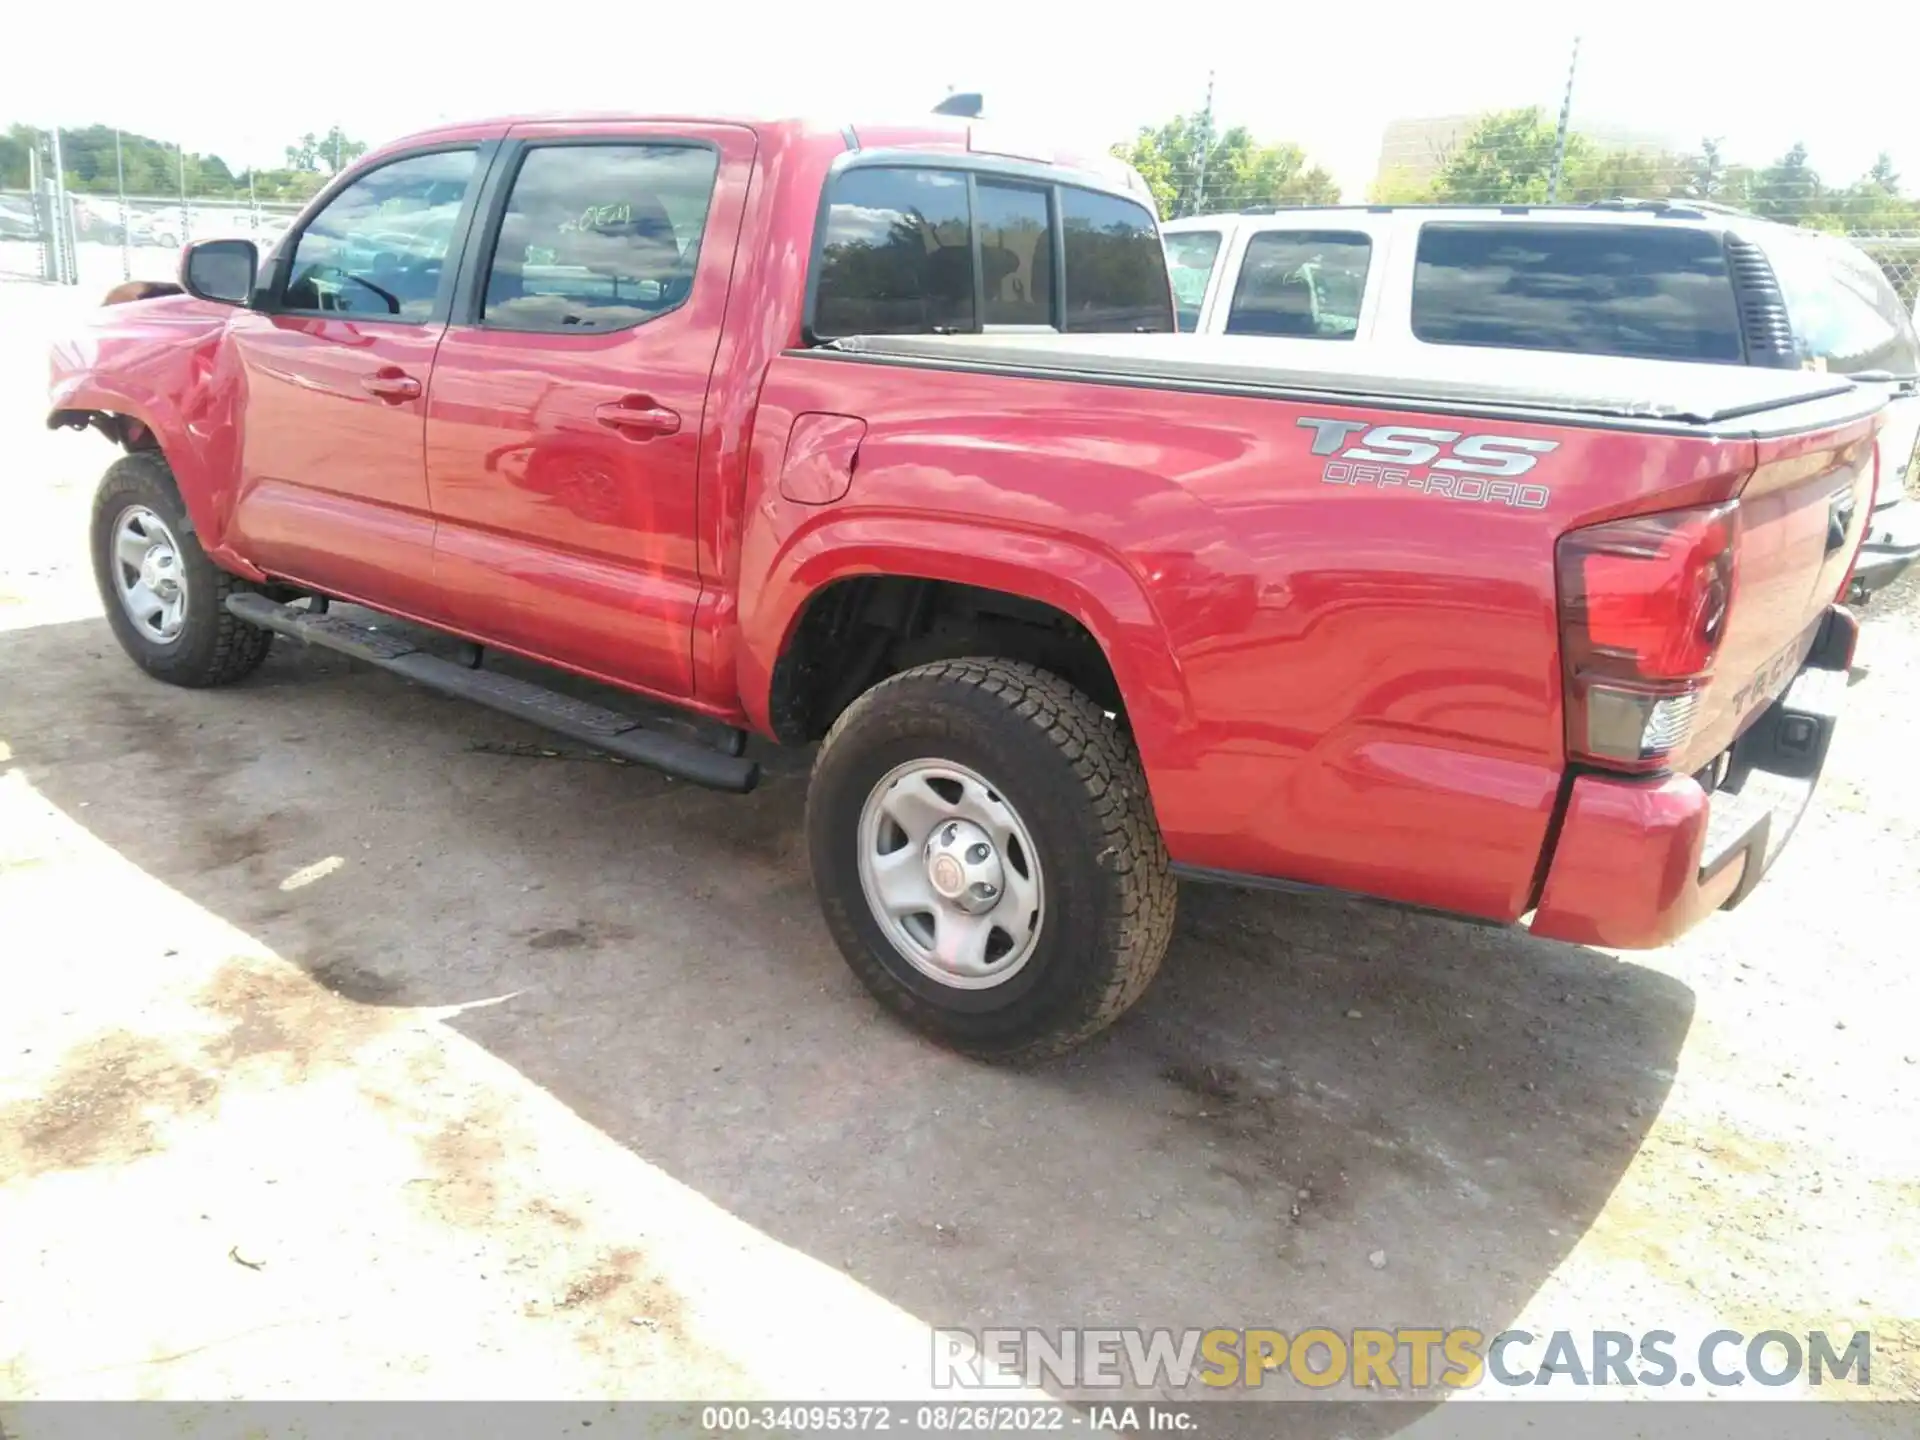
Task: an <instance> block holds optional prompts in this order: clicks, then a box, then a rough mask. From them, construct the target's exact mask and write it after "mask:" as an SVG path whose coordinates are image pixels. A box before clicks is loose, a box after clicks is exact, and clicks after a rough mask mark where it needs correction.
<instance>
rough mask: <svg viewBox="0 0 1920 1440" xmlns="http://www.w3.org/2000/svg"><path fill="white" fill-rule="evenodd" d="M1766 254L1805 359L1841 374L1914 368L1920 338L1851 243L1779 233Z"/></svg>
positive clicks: (1919, 367) (1918, 367) (1919, 363)
mask: <svg viewBox="0 0 1920 1440" xmlns="http://www.w3.org/2000/svg"><path fill="white" fill-rule="evenodd" d="M1767 258H1768V260H1769V261H1771V262H1772V264H1773V273H1774V275H1775V277H1776V278H1777V279H1778V280H1779V282H1780V292H1781V294H1782V295H1783V296H1784V297H1785V299H1786V302H1787V321H1788V323H1789V324H1790V325H1792V326H1793V338H1794V344H1795V346H1796V347H1797V348H1798V350H1799V352H1800V358H1801V360H1802V362H1803V363H1811V364H1814V365H1817V366H1819V367H1820V368H1822V369H1826V370H1833V371H1837V372H1838V373H1840V374H1842V375H1857V374H1859V373H1860V372H1861V371H1863V370H1886V371H1890V372H1891V373H1893V374H1895V375H1901V376H1905V375H1912V374H1915V373H1916V372H1920V339H1916V337H1915V334H1914V326H1913V321H1912V320H1911V318H1909V316H1908V315H1907V312H1906V310H1905V309H1904V308H1903V307H1902V306H1901V304H1900V297H1899V296H1898V295H1897V294H1895V293H1894V289H1893V287H1892V286H1891V285H1889V284H1888V283H1887V277H1886V276H1885V275H1884V274H1883V273H1881V270H1880V267H1879V266H1878V265H1875V264H1874V263H1873V261H1872V260H1871V259H1870V258H1869V257H1867V256H1866V255H1863V254H1861V253H1860V252H1859V251H1858V250H1855V249H1854V248H1853V247H1852V246H1851V245H1847V244H1844V243H1842V242H1840V241H1833V240H1803V239H1801V238H1799V237H1798V236H1794V237H1791V238H1785V239H1782V240H1779V241H1777V242H1774V243H1770V244H1769V245H1768V246H1767Z"/></svg>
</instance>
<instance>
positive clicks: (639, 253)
mask: <svg viewBox="0 0 1920 1440" xmlns="http://www.w3.org/2000/svg"><path fill="white" fill-rule="evenodd" d="M719 162H720V157H719V156H718V155H717V154H716V153H715V152H714V151H713V150H712V149H710V148H709V147H707V146H704V145H674V144H637V145H601V144H592V145H547V146H541V147H539V148H537V149H533V150H529V151H528V152H527V156H526V159H525V160H524V161H523V162H522V163H521V166H520V173H519V174H518V175H516V176H515V177H514V181H513V189H512V191H511V192H510V193H509V194H508V196H507V208H506V213H505V214H504V215H503V216H502V217H501V220H500V238H499V240H498V242H497V243H496V245H495V247H494V254H493V263H492V266H491V268H490V269H489V270H488V272H487V287H486V295H485V300H484V310H483V314H482V319H483V322H484V323H485V324H488V325H491V326H495V327H497V328H501V329H509V330H535V331H551V332H553V333H556V334H561V335H573V334H579V333H581V332H583V331H588V330H624V329H628V328H630V327H632V326H635V325H641V324H644V323H646V322H647V321H649V320H652V319H655V318H657V317H659V316H661V315H664V314H666V313H668V312H669V311H671V310H675V309H678V308H679V307H680V306H681V305H682V304H684V303H685V302H686V300H687V297H688V296H689V295H690V294H691V293H692V290H693V273H694V267H695V265H696V264H697V263H698V262H699V258H700V237H701V235H702V233H703V232H704V231H705V229H706V223H707V205H708V201H709V199H710V198H711V196H712V194H713V177H714V173H715V171H716V170H717V169H718V167H719Z"/></svg>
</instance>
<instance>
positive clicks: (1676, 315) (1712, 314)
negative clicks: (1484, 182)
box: [1413, 222, 1746, 364]
mask: <svg viewBox="0 0 1920 1440" xmlns="http://www.w3.org/2000/svg"><path fill="white" fill-rule="evenodd" d="M1413 333H1414V335H1415V336H1416V337H1418V338H1419V339H1421V340H1425V341H1429V342H1431V343H1433V344H1438V345H1493V346H1505V347H1511V348H1515V349H1521V350H1566V351H1573V352H1577V353H1581V354H1589V355H1635V356H1640V357H1643V358H1647V359H1659V360H1702V361H1717V362H1720V363H1723V364H1740V363H1742V361H1744V359H1745V355H1746V352H1745V347H1744V345H1743V344H1742V341H1741V335H1740V315H1739V311H1738V308H1737V306H1736V303H1735V299H1734V292H1733V280H1732V277H1731V275H1730V274H1729V272H1728V269H1727V259H1726V253H1725V250H1724V249H1723V248H1722V246H1721V242H1720V239H1719V237H1718V236H1715V235H1712V234H1709V233H1707V232H1706V231H1703V230H1696V229H1690V228H1685V227H1681V226H1675V227H1673V228H1671V229H1669V228H1666V227H1665V226H1663V225H1651V224H1649V225H1589V224H1566V225H1538V224H1524V223H1515V224H1476V223H1453V222H1436V223H1433V224H1429V225H1424V226H1422V227H1421V230H1420V245H1419V250H1418V253H1417V258H1416V264H1415V270H1414V280H1413Z"/></svg>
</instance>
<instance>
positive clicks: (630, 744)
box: [227, 591, 760, 794]
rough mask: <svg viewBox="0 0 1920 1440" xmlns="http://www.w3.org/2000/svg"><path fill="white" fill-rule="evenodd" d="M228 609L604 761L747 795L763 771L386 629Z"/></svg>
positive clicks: (249, 605) (280, 609)
mask: <svg viewBox="0 0 1920 1440" xmlns="http://www.w3.org/2000/svg"><path fill="white" fill-rule="evenodd" d="M227 609H228V611H229V612H231V613H232V614H233V615H235V616H237V617H238V618H240V619H242V620H244V621H246V622H247V623H248V624H249V625H258V626H260V627H261V628H262V629H266V630H273V631H276V632H278V633H279V634H282V635H289V636H292V637H293V638H294V639H295V640H299V641H301V642H302V643H303V644H307V645H319V646H323V647H324V648H326V649H328V650H338V651H339V652H340V653H341V654H342V655H350V656H352V657H353V658H354V659H355V660H364V661H366V662H367V664H369V665H377V666H379V667H380V668H381V669H382V670H391V671H392V672H393V673H394V674H396V675H401V676H404V677H406V678H407V679H409V680H412V681H415V682H417V683H419V684H421V685H425V686H426V687H427V688H428V689H430V690H438V691H440V692H441V693H442V694H445V695H454V696H458V697H459V698H460V699H462V700H472V701H475V702H476V703H478V704H481V705H485V706H487V707H488V708H489V709H493V710H498V711H500V712H501V713H502V714H506V715H511V716H513V717H514V718H515V719H517V720H525V721H527V722H528V723H530V724H534V725H542V726H545V727H546V728H547V729H549V730H552V731H554V732H556V733H558V734H561V735H565V736H566V737H567V738H568V739H571V740H578V741H579V742H580V743H581V744H583V745H591V746H593V747H594V749H596V750H604V751H606V753H607V754H609V755H618V756H619V757H620V758H621V759H623V760H631V761H633V762H634V763H635V764H638V765H648V766H651V767H652V768H653V769H655V770H661V771H665V772H666V773H667V774H669V775H672V776H675V777H677V778H679V779H681V780H690V781H692V782H693V783H694V784H696V785H706V786H709V787H711V788H712V789H715V790H731V791H734V792H735V793H737V794H745V793H746V792H747V791H749V790H751V789H753V787H754V786H755V785H756V784H758V783H759V780H760V766H759V765H758V764H757V763H756V762H754V761H752V760H746V759H743V758H741V757H740V756H738V755H728V754H725V753H723V752H722V751H720V750H716V749H713V748H712V747H710V746H706V745H700V744H696V743H695V742H694V741H691V740H680V739H676V738H674V737H673V736H671V735H662V734H661V733H660V732H659V731H657V730H647V729H643V728H642V726H641V724H640V722H639V721H638V720H636V719H634V718H633V717H632V716H631V715H622V714H620V713H618V712H617V711H614V710H607V709H603V708H602V707H600V706H598V705H594V704H592V703H590V702H588V701H585V700H575V699H573V698H572V697H571V696H568V695H562V694H560V693H558V692H557V691H553V690H546V689H542V688H541V687H540V686H538V685H531V684H529V683H528V682H526V681H525V680H516V679H514V678H513V677H512V676H511V675H501V674H498V673H496V672H494V671H491V670H469V669H468V668H467V667H466V666H464V665H459V664H456V663H454V662H453V661H451V660H443V659H441V658H440V657H439V656H438V655H429V654H428V653H427V652H426V651H424V650H422V649H421V648H420V647H419V646H417V645H415V644H414V643H413V642H412V641H410V640H406V639H404V638H402V637H401V636H399V635H393V634H389V633H387V632H386V631H384V630H374V629H371V628H369V627H368V626H365V625H356V624H354V623H353V622H352V621H351V620H343V619H341V618H340V617H339V616H337V615H329V614H325V613H321V614H314V613H313V612H312V611H308V610H296V609H295V608H293V607H292V606H291V605H276V604H275V603H274V602H273V601H271V600H269V599H268V598H267V597H266V596H264V595H258V594H254V593H252V592H250V591H240V592H236V593H234V594H231V595H229V596H227Z"/></svg>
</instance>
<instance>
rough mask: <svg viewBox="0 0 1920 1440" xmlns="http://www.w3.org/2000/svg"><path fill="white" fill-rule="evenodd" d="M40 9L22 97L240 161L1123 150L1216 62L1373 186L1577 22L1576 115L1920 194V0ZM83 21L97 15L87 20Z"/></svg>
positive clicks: (33, 117)
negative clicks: (784, 145) (590, 153)
mask: <svg viewBox="0 0 1920 1440" xmlns="http://www.w3.org/2000/svg"><path fill="white" fill-rule="evenodd" d="M29 10H30V11H31V12H32V13H33V14H34V16H35V17H36V19H38V23H41V24H46V25H47V26H48V31H47V38H46V39H45V40H43V41H36V40H35V39H34V38H33V36H32V35H31V33H28V32H26V31H25V30H24V29H23V24H31V23H34V22H22V21H21V20H19V19H14V20H10V21H9V22H8V30H9V46H8V48H9V51H10V52H11V53H10V54H9V56H8V59H7V64H6V66H5V80H4V84H0V120H5V121H13V120H24V121H28V122H31V123H38V124H42V125H44V124H49V123H58V124H66V125H73V124H87V123H90V122H96V121H97V122H100V123H105V124H118V125H120V126H122V127H123V128H126V129H130V130H137V131H140V132H142V133H145V134H149V135H154V136H157V137H160V138H165V139H175V138H177V139H180V140H182V141H183V142H184V143H185V144H186V145H187V146H188V148H189V149H198V150H204V151H209V152H212V153H216V154H219V155H221V156H222V157H224V158H225V159H226V160H227V161H228V162H229V163H230V164H232V165H233V166H234V168H235V169H239V168H241V167H243V166H245V165H247V164H249V163H257V164H263V165H264V164H272V163H276V162H278V161H279V160H280V158H281V157H280V151H281V149H282V147H283V146H284V145H285V144H286V143H287V141H288V140H290V139H292V138H293V137H294V136H296V135H298V134H299V133H300V132H302V131H305V130H321V131H324V130H325V129H326V127H327V126H328V125H330V124H333V123H336V122H337V123H339V124H341V125H342V126H344V127H345V128H346V130H347V132H348V133H349V134H351V135H354V136H356V137H360V138H365V139H368V140H371V141H375V142H378V141H382V140H386V139H390V138H392V137H394V136H397V135H400V134H403V133H405V132H406V131H409V130H413V129H418V128H421V127H423V126H426V125H431V124H433V123H435V122H436V121H437V120H440V119H443V118H445V119H462V118H468V117H475V116H480V115H497V114H502V113H508V112H517V111H540V110H566V109H570V108H571V109H593V110H605V109H613V110H627V111H631V112H635V113H647V112H676V111H678V112H687V111H695V112H714V111H724V112H728V113H751V114H762V115H770V114H790V113H795V112H804V113H810V114H820V115H822V116H827V117H831V118H833V119H835V120H840V119H850V120H856V121H857V120H860V119H862V118H866V119H870V120H871V119H892V118H899V117H902V116H910V115H914V114H918V113H920V112H923V111H924V110H926V109H927V108H928V107H929V106H931V105H932V104H933V103H934V102H935V101H936V100H938V99H939V98H940V97H941V96H942V95H944V94H945V93H946V91H947V88H948V87H949V86H953V87H955V88H959V89H964V90H979V91H981V92H983V93H984V94H985V96H986V98H987V105H988V111H989V115H990V116H991V117H992V118H995V119H999V120H1004V121H1008V122H1012V123H1018V124H1020V125H1022V126H1027V127H1032V128H1034V129H1036V130H1040V131H1045V132H1047V133H1049V134H1055V135H1057V136H1058V137H1059V138H1060V139H1061V140H1062V141H1063V142H1067V143H1072V144H1080V145H1086V144H1101V145H1104V144H1105V143H1107V142H1109V141H1111V140H1114V139H1118V138H1122V137H1124V136H1126V135H1129V134H1131V132H1132V130H1133V129H1134V128H1135V127H1136V126H1137V125H1139V124H1141V123H1151V122H1157V121H1158V120H1160V119H1162V118H1164V117H1166V116H1169V115H1171V114H1174V113H1176V112H1178V111H1181V110H1191V109H1195V108H1197V107H1198V106H1199V104H1200V102H1201V98H1202V96H1203V94H1204V92H1205V88H1206V82H1207V72H1208V70H1209V68H1212V69H1213V70H1214V71H1215V72H1216V80H1215V110H1216V114H1217V116H1218V117H1219V120H1220V122H1221V123H1222V124H1244V125H1247V126H1248V127H1250V128H1251V129H1252V130H1253V131H1254V133H1255V134H1256V135H1257V136H1259V137H1260V138H1262V139H1270V140H1281V139H1289V140H1295V141H1298V142H1299V143H1301V144H1303V145H1304V146H1306V148H1307V150H1308V152H1309V154H1310V155H1311V156H1312V158H1314V159H1315V160H1317V161H1319V162H1320V163H1322V164H1324V165H1326V166H1327V167H1328V168H1329V169H1331V170H1332V171H1333V172H1334V174H1335V175H1336V177H1337V178H1339V180H1340V181H1341V182H1342V184H1343V186H1344V187H1345V189H1346V192H1347V198H1348V199H1355V200H1357V199H1361V198H1364V191H1365V188H1366V185H1367V183H1368V182H1369V181H1370V180H1371V179H1372V176H1373V173H1374V168H1375V162H1376V159H1377V157H1378V154H1379V147H1380V132H1381V129H1382V127H1383V126H1384V125H1385V124H1386V123H1387V121H1389V120H1392V119H1395V118H1400V117H1413V116H1426V115H1441V114H1449V113H1457V112H1461V111H1471V110H1479V109H1485V108H1499V107H1506V106H1513V105H1526V104H1535V103H1537V104H1541V105H1543V106H1545V107H1547V108H1549V109H1550V110H1557V108H1558V105H1559V97H1560V88H1561V86H1562V84H1563V83H1564V81H1565V78H1566V67H1567V58H1568V51H1569V48H1570V46H1571V43H1572V39H1573V36H1574V34H1575V32H1576V31H1578V32H1579V33H1580V34H1581V36H1582V37H1583V43H1582V49H1581V59H1580V71H1579V76H1578V79H1577V81H1576V85H1575V91H1574V117H1575V123H1576V126H1577V125H1578V124H1579V123H1580V122H1581V121H1583V120H1584V121H1586V122H1588V123H1590V124H1595V125H1606V126H1612V127H1616V128H1618V127H1626V128H1631V129H1635V130H1642V131H1651V132H1654V133H1657V134H1665V135H1670V136H1671V137H1672V138H1673V139H1674V140H1675V141H1676V142H1677V143H1679V144H1681V145H1685V146H1691V145H1693V144H1694V143H1696V142H1697V141H1698V139H1699V137H1701V136H1702V135H1717V136H1722V137H1724V139H1725V142H1726V144H1725V149H1726V151H1727V153H1728V154H1729V156H1730V157H1731V158H1734V159H1738V160H1744V161H1749V162H1752V163H1764V162H1765V161H1767V160H1769V159H1771V158H1772V157H1773V156H1775V155H1777V154H1778V153H1780V152H1781V151H1782V150H1784V149H1785V148H1786V147H1787V146H1788V145H1790V144H1792V143H1793V142H1794V141H1795V140H1804V141H1805V142H1806V144H1807V145H1808V147H1809V148H1810V150H1811V151H1812V155H1813V161H1814V164H1815V166H1816V168H1817V169H1819V170H1820V172H1821V173H1822V175H1823V176H1824V177H1825V178H1826V179H1828V180H1829V181H1834V182H1844V181H1846V180H1849V179H1852V178H1854V177H1855V176H1857V175H1859V174H1860V173H1861V172H1862V171H1864V170H1865V169H1866V168H1867V166H1868V165H1870V164H1871V163H1872V161H1873V158H1874V155H1875V153H1876V152H1878V151H1880V150H1886V151H1889V152H1891V153H1892V154H1893V156H1894V160H1895V164H1896V166H1897V167H1898V168H1899V169H1900V171H1901V173H1902V175H1903V177H1904V178H1905V180H1906V181H1907V185H1908V189H1909V191H1914V190H1920V6H1916V5H1913V4H1910V3H1906V4H1899V5H1878V4H1860V3H1857V0H1856V3H1855V4H1853V5H1824V6H1819V7H1814V6H1808V5H1798V6H1780V7H1777V8H1773V7H1767V6H1763V5H1758V4H1749V5H1744V6H1740V7H1729V6H1726V5H1717V6H1716V5H1708V4H1704V3H1699V0H1664V3H1659V4H1648V3H1642V0H1608V3H1604V4H1595V3H1576V4H1567V5H1561V6H1553V5H1547V4H1540V3H1538V0H1536V3H1533V4H1530V5H1520V4H1510V3H1496V0H1451V3H1448V4H1443V5H1421V6H1418V7H1413V6H1408V7H1407V8H1406V10H1405V11H1404V13H1403V12H1402V11H1401V9H1400V8H1399V7H1398V6H1396V5H1395V4H1393V3H1385V4H1380V3H1376V4H1372V5H1368V4H1364V3H1346V4H1318V5H1305V6H1302V5H1293V4H1284V3H1278V0H1265V3H1254V4H1238V3H1220V4H1213V5H1186V6H1176V5H1168V4H1164V3H1163V4H1160V5H1156V6H1152V7H1145V6H1137V5H1136V6H1130V7H1122V6H1118V5H1112V4H1108V5H1101V6H1098V7H1095V6H1065V5H1055V6H1048V5H1046V4H1045V3H1043V0H998V3H994V4H974V5H966V6H953V5H938V6H936V5H928V4H924V3H914V0H896V3H893V4H875V3H869V0H785V3H777V4H776V3H766V0H731V3H727V4H713V5H702V4H690V3H685V0H680V3H671V4H667V3H658V0H654V3H648V0H622V3H607V0H549V3H530V0H515V3H512V4H507V3H503V0H493V3H492V4H491V5H489V4H487V3H485V0H473V3H467V4H462V5H458V6H449V5H393V4H384V5H365V6H348V7H327V6H320V7H299V6H295V7H290V8H274V7H269V6H264V5H261V4H259V3H247V4H239V3H232V0H191V3H190V4H189V5H188V6H187V7H186V8H185V9H183V10H178V11H169V10H167V9H166V8H165V7H162V8H160V9H158V10H156V9H155V8H154V7H153V6H152V5H151V4H140V5H131V4H126V3H124V0H86V3H83V4H81V5H78V6H74V7H72V8H71V9H69V10H67V11H61V12H57V23H58V27H59V28H58V34H57V38H56V32H55V30H54V28H53V26H54V24H55V22H56V12H55V11H54V10H51V9H49V8H47V7H29ZM1770 14H1777V15H1780V16H1782V17H1790V21H1789V20H1788V19H1783V20H1782V21H1779V22H1769V20H1768V18H1767V17H1768V16H1769V15H1770ZM68 15H77V16H79V17H81V18H82V19H83V21H84V35H85V38H84V40H83V39H80V38H77V37H76V36H75V35H74V33H73V31H72V30H71V29H69V28H68V23H67V19H66V17H67V16H68ZM1129 15H1131V16H1133V17H1134V18H1127V17H1128V16H1129ZM38 17H46V18H44V19H39V18H38ZM276 17H284V18H276ZM22 42H24V43H22Z"/></svg>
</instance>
